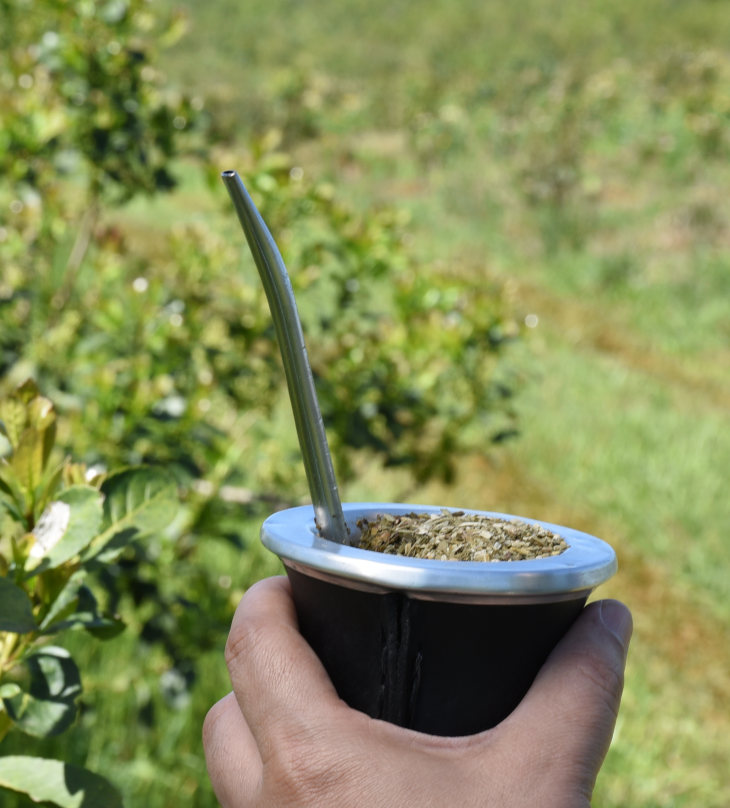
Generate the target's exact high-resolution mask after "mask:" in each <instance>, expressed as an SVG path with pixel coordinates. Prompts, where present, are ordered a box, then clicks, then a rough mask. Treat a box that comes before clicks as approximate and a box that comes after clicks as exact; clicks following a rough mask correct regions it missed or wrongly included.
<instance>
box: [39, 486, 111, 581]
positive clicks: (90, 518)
mask: <svg viewBox="0 0 730 808" xmlns="http://www.w3.org/2000/svg"><path fill="white" fill-rule="evenodd" d="M102 516H103V506H102V496H101V494H100V493H99V492H98V491H97V490H96V488H92V487H91V486H88V485H73V486H71V487H70V488H67V489H66V490H65V491H63V492H62V493H61V494H59V496H58V498H57V499H55V500H54V501H53V502H51V503H50V504H49V505H48V506H47V507H46V509H45V510H44V511H43V513H42V515H41V518H40V519H39V520H38V523H37V524H36V526H35V528H34V529H33V535H34V536H35V539H36V543H35V544H34V545H33V547H32V548H31V551H30V555H29V562H30V563H29V567H30V570H31V573H30V574H31V575H37V574H38V573H39V572H44V571H45V570H50V569H55V568H56V567H58V566H60V565H61V564H64V563H65V562H66V561H69V560H70V559H72V558H73V557H74V556H76V555H78V554H79V553H80V552H81V551H82V550H83V549H84V548H85V547H87V546H88V545H89V544H90V543H91V541H92V539H93V538H94V537H95V536H96V535H97V533H98V532H99V528H100V526H101V522H102ZM33 563H36V564H37V566H35V567H33V566H32V564H33Z"/></svg>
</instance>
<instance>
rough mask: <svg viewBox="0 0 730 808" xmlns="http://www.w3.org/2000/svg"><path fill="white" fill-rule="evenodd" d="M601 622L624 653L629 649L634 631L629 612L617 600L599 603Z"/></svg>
mask: <svg viewBox="0 0 730 808" xmlns="http://www.w3.org/2000/svg"><path fill="white" fill-rule="evenodd" d="M600 604H601V610H600V616H601V622H602V623H603V625H604V626H605V627H606V628H607V629H608V630H609V631H610V632H611V634H613V636H614V637H615V638H616V639H617V640H618V641H619V644H620V645H621V646H622V647H623V649H624V651H626V649H628V647H629V640H630V639H631V634H632V632H633V630H634V623H633V620H632V619H631V612H630V611H629V610H628V609H627V608H626V607H625V606H624V605H623V603H619V602H618V601H617V600H602V601H601V602H600Z"/></svg>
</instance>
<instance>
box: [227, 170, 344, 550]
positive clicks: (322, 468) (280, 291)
mask: <svg viewBox="0 0 730 808" xmlns="http://www.w3.org/2000/svg"><path fill="white" fill-rule="evenodd" d="M221 177H222V179H223V183H224V184H225V186H226V188H227V189H228V193H229V194H230V195H231V199H232V200H233V204H234V206H235V208H236V213H237V214H238V218H239V220H240V222H241V227H243V232H244V233H245V234H246V240H247V241H248V246H249V248H250V249H251V253H252V254H253V257H254V260H255V261H256V267H257V269H258V271H259V275H260V276H261V281H262V282H263V285H264V291H265V292H266V297H267V299H268V301H269V308H270V309H271V316H272V318H273V320H274V327H275V329H276V336H277V339H278V340H279V348H280V350H281V357H282V360H283V363H284V372H285V374H286V382H287V386H288V387H289V398H290V399H291V404H292V409H293V410H294V422H295V423H296V427H297V435H298V436H299V446H300V447H301V450H302V455H303V456H304V470H305V472H306V475H307V481H308V482H309V491H310V494H311V496H312V503H313V505H314V514H315V521H316V523H317V527H318V528H319V532H320V533H321V535H322V536H323V537H324V538H325V539H329V540H330V541H335V542H338V543H339V544H350V541H349V530H348V529H347V525H346V524H345V517H344V516H343V513H342V503H341V501H340V495H339V494H338V492H337V481H336V480H335V473H334V469H333V466H332V457H331V456H330V451H329V446H328V444H327V436H326V434H325V431H324V424H323V422H322V413H321V411H320V409H319V402H318V401H317V393H316V391H315V389H314V379H313V378H312V369H311V367H310V365H309V359H308V357H307V349H306V347H305V345H304V334H303V333H302V324H301V322H300V320H299V313H298V312H297V304H296V301H295V299H294V293H293V291H292V288H291V283H290V281H289V275H288V274H287V271H286V267H285V266H284V261H283V260H282V257H281V253H280V252H279V248H278V247H277V246H276V242H275V241H274V239H273V237H272V235H271V233H270V232H269V229H268V227H267V226H266V223H265V222H264V220H263V219H262V218H261V214H260V213H259V212H258V210H257V209H256V205H254V203H253V200H252V199H251V197H250V196H249V195H248V191H246V188H245V187H244V185H243V182H241V178H240V177H239V176H238V174H237V173H236V172H235V171H224V172H223V173H222V175H221Z"/></svg>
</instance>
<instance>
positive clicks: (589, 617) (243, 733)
mask: <svg viewBox="0 0 730 808" xmlns="http://www.w3.org/2000/svg"><path fill="white" fill-rule="evenodd" d="M631 626H632V624H631V616H630V614H629V612H628V610H627V609H626V607H625V606H623V605H622V604H621V603H618V602H617V601H610V600H607V601H599V602H596V603H593V604H590V605H589V606H588V607H587V608H586V609H585V610H584V611H583V613H582V614H581V616H580V617H579V618H578V620H577V621H576V622H575V624H574V625H573V627H572V628H571V629H570V631H569V632H568V634H567V635H566V636H565V637H564V638H563V640H562V641H561V642H560V643H559V645H558V646H557V647H556V648H555V650H554V651H553V653H552V654H551V655H550V657H549V658H548V660H547V661H546V663H545V665H544V666H543V667H542V669H541V671H540V673H539V674H538V676H537V678H536V680H535V682H534V683H533V685H532V687H531V688H530V691H529V692H528V693H527V695H526V696H525V697H524V699H523V700H522V702H521V703H520V704H519V705H518V707H517V708H516V709H515V710H514V712H513V713H512V714H511V715H510V716H509V717H508V718H506V719H505V720H504V721H503V722H502V723H501V724H499V725H498V726H497V727H495V728H494V729H491V730H487V731H486V732H482V733H479V734H478V735H471V736H467V737H461V738H440V737H436V736H432V735H425V734H422V733H418V732H414V731H412V730H408V729H403V728H402V727H397V726H394V725H392V724H388V723H386V722H384V721H378V720H375V719H372V718H369V717H368V716H366V715H365V714H364V713H361V712H358V711H356V710H353V709H351V708H350V707H348V706H347V705H346V704H345V703H344V702H343V701H341V700H340V699H339V698H338V696H337V693H336V692H335V689H334V687H333V685H332V682H331V681H330V679H329V677H328V676H327V673H326V672H325V670H324V668H323V667H322V665H321V663H320V662H319V659H318V658H317V657H316V655H315V654H314V652H313V651H312V649H311V648H310V647H309V645H307V643H306V642H305V641H304V639H303V638H302V636H301V634H299V631H298V630H297V621H296V615H295V612H294V605H293V603H292V600H291V595H290V591H289V585H288V582H287V580H286V578H269V579H267V580H264V581H260V582H259V583H258V584H256V585H255V586H253V587H252V588H251V589H250V590H249V591H248V592H247V593H246V595H245V596H244V598H243V600H242V601H241V604H240V606H239V607H238V610H237V612H236V615H235V617H234V619H233V625H232V628H231V633H230V636H229V639H228V644H227V647H226V659H227V664H228V668H229V671H230V675H231V681H232V683H233V692H232V693H230V694H229V695H228V696H226V697H225V698H224V699H222V700H221V701H219V702H218V703H217V704H216V705H215V706H214V707H213V708H212V709H211V710H210V712H209V713H208V716H207V718H206V720H205V725H204V727H203V740H204V745H205V752H206V759H207V763H208V772H209V773H210V777H211V781H212V783H213V788H214V789H215V793H216V795H217V797H218V799H219V800H220V802H221V804H222V805H223V806H224V808H280V807H282V808H283V806H287V807H288V808H295V807H297V808H299V807H301V808H305V807H306V808H309V807H310V806H312V807H314V806H316V808H330V807H331V808H335V807H336V808H410V806H413V808H426V807H427V806H433V808H452V807H453V806H458V807H459V808H471V807H472V806H473V807H474V808H476V807H477V806H479V807H480V808H491V806H494V807H495V808H497V807H498V808H579V807H580V808H586V806H588V805H589V803H590V797H591V793H592V791H593V785H594V782H595V779H596V775H597V773H598V770H599V768H600V766H601V763H602V762H603V758H604V756H605V754H606V751H607V749H608V745H609V742H610V740H611V734H612V732H613V727H614V724H615V722H616V714H617V711H618V706H619V701H620V698H621V690H622V687H623V671H624V665H625V661H626V651H627V648H628V643H629V638H630V636H631Z"/></svg>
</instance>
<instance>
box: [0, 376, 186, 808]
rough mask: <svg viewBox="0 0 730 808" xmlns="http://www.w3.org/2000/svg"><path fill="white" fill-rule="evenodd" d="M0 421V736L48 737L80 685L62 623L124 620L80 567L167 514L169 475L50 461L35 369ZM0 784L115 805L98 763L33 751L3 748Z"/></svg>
mask: <svg viewBox="0 0 730 808" xmlns="http://www.w3.org/2000/svg"><path fill="white" fill-rule="evenodd" d="M0 432H1V433H2V435H3V436H4V439H5V443H6V449H7V451H6V455H5V456H4V457H2V458H1V459H0V572H1V573H2V577H0V740H1V739H2V738H3V737H4V736H5V735H6V734H7V733H8V732H10V731H19V732H24V733H26V734H28V735H31V736H35V737H41V738H42V737H50V736H54V735H58V734H60V733H62V732H65V731H66V730H67V729H69V727H71V726H72V725H73V723H74V721H75V720H76V717H77V713H78V704H77V703H78V699H79V697H80V696H81V694H82V691H83V687H82V682H81V674H80V671H79V669H78V666H77V664H76V662H75V661H74V659H73V657H72V656H71V654H70V653H69V652H68V651H67V650H66V649H65V648H64V647H62V646H61V645H58V644H56V643H57V642H58V639H57V638H58V637H59V635H61V634H63V633H64V632H65V631H68V630H71V629H77V630H78V629H82V630H84V631H86V632H87V633H89V634H91V635H92V636H94V637H96V638H98V639H109V638H111V637H114V636H116V635H117V634H118V633H119V632H120V631H121V630H122V629H123V628H124V623H123V622H122V620H121V618H120V617H119V616H118V615H116V614H109V613H107V612H106V611H105V610H104V609H102V608H101V607H100V605H99V603H98V601H97V599H96V596H95V595H94V592H93V591H92V589H91V588H90V586H89V585H88V583H87V580H88V576H89V573H90V572H92V571H93V570H94V569H96V568H99V567H100V566H103V565H104V564H108V563H111V562H113V561H114V560H115V559H116V558H117V557H118V556H119V555H120V553H122V551H123V550H124V549H125V548H126V547H127V546H128V544H129V543H130V542H131V541H132V540H135V539H140V538H143V537H144V536H149V535H152V534H155V533H157V532H160V531H163V530H164V529H165V528H166V527H167V526H168V525H169V524H170V522H171V521H172V518H173V516H174V514H175V511H176V501H177V493H176V485H175V482H174V480H173V479H172V478H171V477H170V476H169V475H167V474H166V473H163V472H161V471H159V470H157V469H153V468H147V467H138V468H126V469H122V470H120V471H118V472H116V473H112V474H108V475H104V476H99V475H94V474H93V473H91V472H89V471H88V470H87V469H86V468H85V467H84V466H81V465H78V464H74V463H72V462H71V461H70V460H69V459H65V460H63V461H61V462H56V461H55V460H54V442H55V434H56V413H55V409H54V407H53V404H52V403H51V401H50V400H49V399H47V398H44V397H43V396H41V395H40V393H39V391H38V389H37V387H36V385H35V383H34V382H32V381H27V382H25V383H24V384H23V385H21V386H20V387H19V388H18V389H17V390H15V391H14V393H12V394H11V395H10V396H8V397H7V398H6V399H4V400H3V401H1V402H0ZM72 782H73V783H74V787H73V788H71V783H72ZM0 787H3V788H9V789H14V790H16V791H22V792H24V793H26V794H28V795H29V796H30V797H31V798H32V799H35V800H45V801H51V802H53V803H54V804H55V805H59V806H66V805H74V806H76V805H79V804H83V805H87V804H92V802H87V801H86V799H87V797H86V796H85V797H84V802H83V803H79V802H78V800H77V799H76V798H75V799H76V801H71V799H70V797H71V796H73V795H74V794H75V792H77V791H79V790H81V791H85V792H86V791H88V792H89V794H91V793H93V794H94V795H95V799H99V800H101V799H102V798H103V804H105V805H121V801H120V798H119V795H118V794H117V793H116V790H115V789H114V788H113V786H111V785H110V784H109V783H107V782H106V780H104V778H102V777H100V776H99V775H97V774H93V773H92V772H88V771H86V770H85V769H82V768H79V767H75V766H69V765H68V764H66V763H63V762H62V761H55V760H48V759H41V758H33V757H31V756H20V757H4V758H3V757H0ZM87 796H88V795H87ZM89 799H90V798H89ZM93 804H100V803H99V802H94V803H93Z"/></svg>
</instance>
